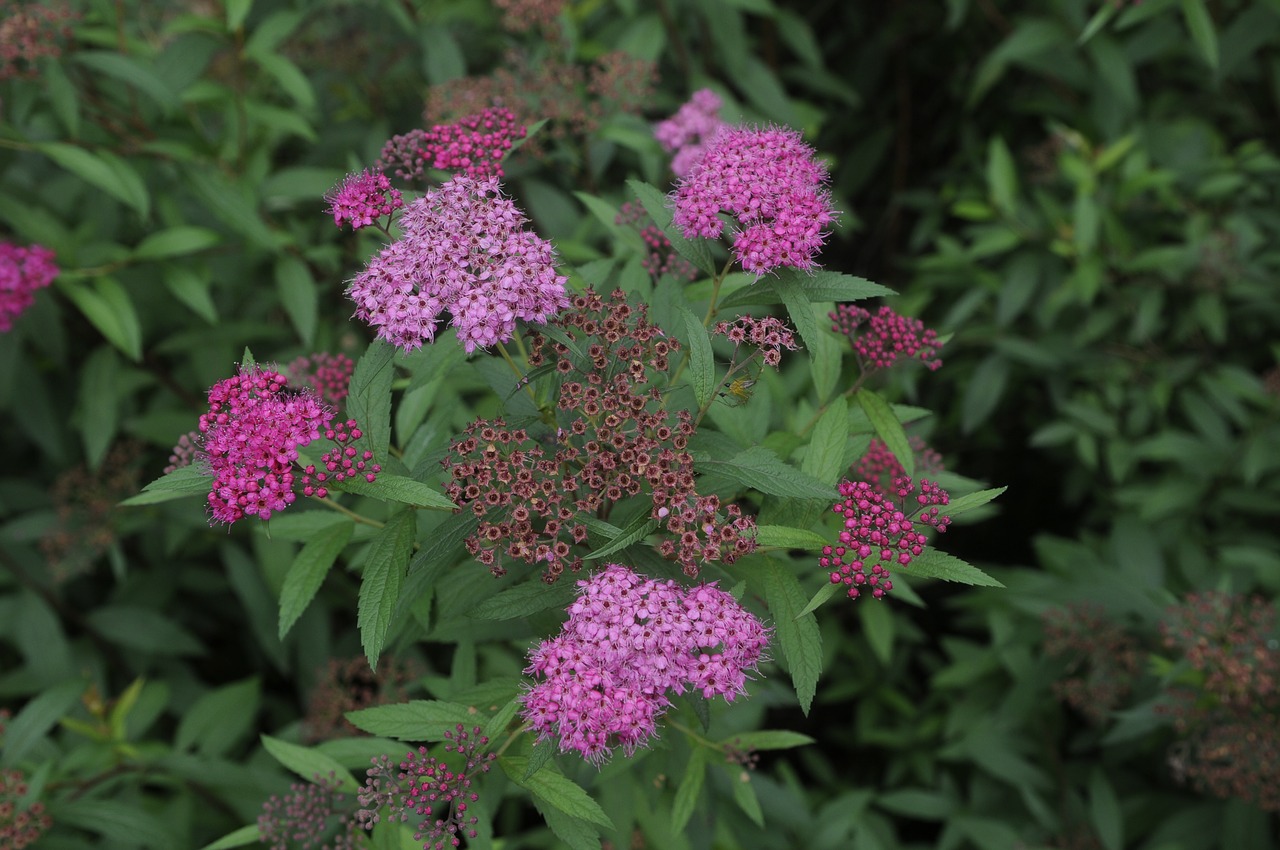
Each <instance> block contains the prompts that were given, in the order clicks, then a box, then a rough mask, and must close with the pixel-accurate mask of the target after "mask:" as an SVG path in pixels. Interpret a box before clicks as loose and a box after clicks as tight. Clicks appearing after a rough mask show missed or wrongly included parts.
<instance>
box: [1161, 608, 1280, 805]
mask: <svg viewBox="0 0 1280 850" xmlns="http://www.w3.org/2000/svg"><path fill="white" fill-rule="evenodd" d="M1277 623H1278V620H1277V612H1276V607H1275V605H1274V604H1273V603H1271V602H1268V601H1266V600H1264V599H1261V598H1259V597H1244V596H1241V595H1236V594H1228V593H1221V592H1207V593H1198V594H1191V595H1190V596H1188V597H1187V599H1186V601H1185V602H1184V603H1183V604H1181V605H1178V606H1175V607H1174V608H1172V609H1171V610H1170V612H1169V621H1168V622H1166V623H1165V624H1163V625H1162V626H1161V633H1162V635H1163V639H1164V645H1165V647H1166V648H1168V649H1173V650H1178V651H1180V652H1181V653H1182V655H1183V657H1184V658H1185V660H1186V661H1187V662H1188V663H1189V664H1190V665H1191V667H1192V669H1193V670H1195V671H1196V672H1197V673H1199V674H1201V675H1202V676H1203V683H1202V684H1201V685H1200V686H1199V687H1198V688H1191V687H1176V688H1174V689H1171V691H1170V696H1171V697H1172V700H1173V702H1172V704H1171V705H1170V706H1168V707H1167V708H1166V709H1165V710H1166V711H1167V712H1168V713H1169V714H1171V715H1172V716H1173V720H1174V727H1175V728H1176V729H1177V731H1178V732H1179V733H1180V734H1181V735H1182V738H1183V740H1182V741H1181V742H1180V743H1179V745H1178V746H1177V747H1175V748H1174V750H1173V751H1172V753H1171V758H1170V766H1171V767H1172V768H1173V770H1174V772H1175V774H1177V775H1178V777H1179V778H1180V779H1184V780H1189V781H1190V782H1191V783H1192V784H1193V785H1195V786H1196V787H1197V788H1199V789H1200V790H1202V791H1204V792H1207V793H1209V794H1212V795H1213V796H1215V797H1221V798H1228V797H1236V798H1239V799H1241V800H1244V801H1246V802H1249V803H1253V804H1255V805H1257V806H1258V807H1259V808H1261V809H1263V810H1264V811H1269V812H1276V811H1280V722H1278V720H1280V648H1278V647H1277V643H1276V638H1277Z"/></svg>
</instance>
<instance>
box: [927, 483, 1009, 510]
mask: <svg viewBox="0 0 1280 850" xmlns="http://www.w3.org/2000/svg"><path fill="white" fill-rule="evenodd" d="M1008 489H1009V488H1008V487H996V488H994V489H991V490H979V491H978V492H976V493H969V494H968V495H965V496H961V497H960V498H958V499H952V500H951V501H950V502H949V503H948V504H947V505H946V506H945V507H943V508H940V510H942V511H943V512H944V513H945V514H946V515H947V516H951V517H954V516H959V515H960V514H962V513H964V512H965V511H971V510H973V509H974V508H980V507H982V506H983V505H985V504H987V503H988V502H990V501H991V500H992V499H994V498H996V497H997V496H999V495H1000V494H1001V493H1003V492H1004V491H1005V490H1008Z"/></svg>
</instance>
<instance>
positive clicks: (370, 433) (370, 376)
mask: <svg viewBox="0 0 1280 850" xmlns="http://www.w3.org/2000/svg"><path fill="white" fill-rule="evenodd" d="M395 351H396V349H395V347H394V346H392V345H389V344H388V343H386V342H384V341H382V340H380V339H378V340H374V341H373V342H372V343H370V344H369V348H368V349H367V350H366V351H365V353H364V356H363V357H361V358H360V360H359V362H357V363H356V368H355V371H354V372H353V373H352V375H351V389H350V394H349V395H348V396H347V411H348V412H349V413H350V414H351V416H352V418H354V419H355V420H356V422H358V423H360V427H361V429H363V430H364V433H365V436H366V437H368V439H369V443H370V446H371V448H372V450H373V456H374V458H375V459H378V458H385V457H386V456H387V452H388V449H389V448H390V445H391V382H392V380H393V379H394V378H395V366H394V365H393V363H392V358H393V357H394V355H395Z"/></svg>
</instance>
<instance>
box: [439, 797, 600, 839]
mask: <svg viewBox="0 0 1280 850" xmlns="http://www.w3.org/2000/svg"><path fill="white" fill-rule="evenodd" d="M533 806H534V808H535V809H537V810H538V814H540V815H542V819H543V820H544V821H546V824H547V828H548V829H550V830H551V832H552V834H553V835H555V837H556V838H558V839H560V840H561V841H562V842H564V846H565V847H568V848H569V850H600V848H601V847H602V846H603V845H602V844H601V843H600V832H599V827H597V826H595V825H593V824H590V823H588V822H587V821H584V820H582V819H581V818H575V817H570V816H569V815H566V814H565V813H564V812H562V811H560V810H559V809H557V808H556V807H555V806H553V805H551V804H550V803H548V802H546V801H545V800H542V799H541V798H539V797H536V796H535V797H534V798H533ZM415 850H416V848H415Z"/></svg>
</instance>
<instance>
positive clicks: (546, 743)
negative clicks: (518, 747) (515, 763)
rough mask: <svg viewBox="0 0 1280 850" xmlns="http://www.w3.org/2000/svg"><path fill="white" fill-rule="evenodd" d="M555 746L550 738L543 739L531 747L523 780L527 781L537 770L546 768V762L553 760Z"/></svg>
mask: <svg viewBox="0 0 1280 850" xmlns="http://www.w3.org/2000/svg"><path fill="white" fill-rule="evenodd" d="M555 755H556V745H555V742H554V741H552V740H551V739H550V738H544V739H542V740H541V741H537V742H535V743H534V745H533V749H532V750H530V752H529V763H528V764H527V765H526V766H525V769H524V778H525V779H528V778H529V777H530V776H533V775H534V774H535V773H537V772H538V771H539V770H542V768H544V767H546V766H547V762H549V761H551V759H553V758H555Z"/></svg>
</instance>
